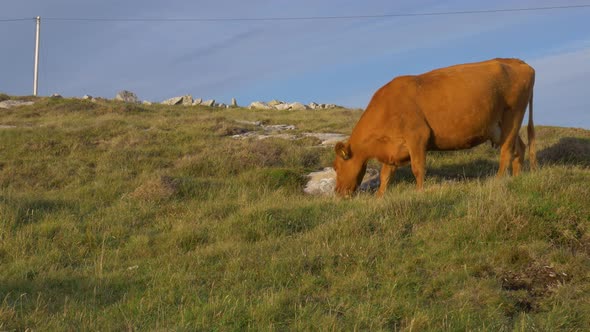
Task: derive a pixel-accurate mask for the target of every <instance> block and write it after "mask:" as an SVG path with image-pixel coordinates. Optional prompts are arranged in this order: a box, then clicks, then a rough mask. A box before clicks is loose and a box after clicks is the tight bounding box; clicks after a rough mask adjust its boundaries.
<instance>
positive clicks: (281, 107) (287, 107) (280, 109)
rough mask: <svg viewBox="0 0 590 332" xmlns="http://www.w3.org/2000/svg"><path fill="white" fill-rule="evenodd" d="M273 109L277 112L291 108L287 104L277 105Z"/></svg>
mask: <svg viewBox="0 0 590 332" xmlns="http://www.w3.org/2000/svg"><path fill="white" fill-rule="evenodd" d="M274 109H276V110H279V111H287V110H290V109H291V106H289V104H277V105H275V106H274Z"/></svg>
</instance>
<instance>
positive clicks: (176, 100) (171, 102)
mask: <svg viewBox="0 0 590 332" xmlns="http://www.w3.org/2000/svg"><path fill="white" fill-rule="evenodd" d="M183 99H184V97H172V98H170V99H166V100H164V101H163V102H162V104H163V105H178V104H181V103H182V100H183Z"/></svg>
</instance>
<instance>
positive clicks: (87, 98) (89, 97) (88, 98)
mask: <svg viewBox="0 0 590 332" xmlns="http://www.w3.org/2000/svg"><path fill="white" fill-rule="evenodd" d="M82 99H84V100H92V96H91V95H84V97H82Z"/></svg>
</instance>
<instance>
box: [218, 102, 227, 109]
mask: <svg viewBox="0 0 590 332" xmlns="http://www.w3.org/2000/svg"><path fill="white" fill-rule="evenodd" d="M217 107H219V108H228V107H227V105H226V104H224V103H221V104H219V105H217Z"/></svg>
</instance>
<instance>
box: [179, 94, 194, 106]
mask: <svg viewBox="0 0 590 332" xmlns="http://www.w3.org/2000/svg"><path fill="white" fill-rule="evenodd" d="M182 105H183V106H192V105H193V96H191V95H185V96H182Z"/></svg>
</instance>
